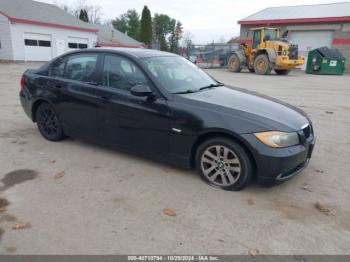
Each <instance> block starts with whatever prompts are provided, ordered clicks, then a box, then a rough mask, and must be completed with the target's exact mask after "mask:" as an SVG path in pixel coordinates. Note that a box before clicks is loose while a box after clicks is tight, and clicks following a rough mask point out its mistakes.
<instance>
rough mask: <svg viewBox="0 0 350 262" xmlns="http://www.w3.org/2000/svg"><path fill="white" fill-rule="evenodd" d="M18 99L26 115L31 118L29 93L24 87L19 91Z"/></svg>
mask: <svg viewBox="0 0 350 262" xmlns="http://www.w3.org/2000/svg"><path fill="white" fill-rule="evenodd" d="M19 100H20V101H21V105H22V108H23V110H24V112H25V113H26V115H27V116H28V117H29V118H30V119H31V120H33V115H32V102H31V95H30V94H29V92H28V91H26V89H23V90H21V91H20V92H19Z"/></svg>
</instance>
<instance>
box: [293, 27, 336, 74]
mask: <svg viewBox="0 0 350 262" xmlns="http://www.w3.org/2000/svg"><path fill="white" fill-rule="evenodd" d="M289 40H290V41H292V43H293V44H297V45H298V46H299V53H300V55H303V56H305V58H306V59H307V55H308V53H309V51H310V50H312V49H315V48H318V47H322V46H327V47H331V45H332V41H333V31H295V32H291V33H290V36H289ZM306 62H307V61H305V64H304V66H303V68H302V69H305V67H306Z"/></svg>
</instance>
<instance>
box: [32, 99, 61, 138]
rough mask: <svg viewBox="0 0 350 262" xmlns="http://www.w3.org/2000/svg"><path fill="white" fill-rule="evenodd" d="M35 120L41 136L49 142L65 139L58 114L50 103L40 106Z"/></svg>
mask: <svg viewBox="0 0 350 262" xmlns="http://www.w3.org/2000/svg"><path fill="white" fill-rule="evenodd" d="M35 119H36V122H37V126H38V129H39V131H40V133H41V135H42V136H43V137H44V138H46V139H47V140H50V141H60V140H62V139H64V138H65V135H64V133H63V129H62V126H61V123H60V121H59V119H58V117H57V114H56V112H55V111H54V109H53V108H52V107H51V106H50V105H49V104H48V103H41V104H40V105H39V106H38V108H37V110H36V113H35Z"/></svg>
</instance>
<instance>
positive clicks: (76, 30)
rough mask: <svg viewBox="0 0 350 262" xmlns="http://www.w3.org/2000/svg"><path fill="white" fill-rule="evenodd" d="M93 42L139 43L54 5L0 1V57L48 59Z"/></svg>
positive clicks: (129, 45)
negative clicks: (80, 18)
mask: <svg viewBox="0 0 350 262" xmlns="http://www.w3.org/2000/svg"><path fill="white" fill-rule="evenodd" d="M99 31H101V33H100V34H101V35H99ZM99 42H101V43H99ZM96 45H97V46H116V47H118V46H121V47H123V46H125V47H142V46H143V45H142V43H140V42H138V41H136V40H134V39H132V38H130V37H128V36H127V35H125V34H123V33H121V32H119V31H117V30H114V29H112V28H111V29H110V30H109V29H108V27H106V26H104V27H103V26H96V25H92V24H89V23H85V22H83V21H81V20H79V19H77V18H76V17H74V16H72V15H70V14H68V13H67V12H65V11H64V10H62V9H60V8H59V7H57V6H55V5H51V4H46V3H42V2H36V1H32V0H0V60H10V61H49V60H51V59H52V58H54V57H56V56H59V55H61V54H63V53H65V52H67V51H70V50H75V49H78V48H91V47H95V46H96Z"/></svg>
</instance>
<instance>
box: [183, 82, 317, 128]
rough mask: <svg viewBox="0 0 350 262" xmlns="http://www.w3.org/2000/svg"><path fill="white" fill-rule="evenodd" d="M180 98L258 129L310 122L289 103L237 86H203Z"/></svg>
mask: <svg viewBox="0 0 350 262" xmlns="http://www.w3.org/2000/svg"><path fill="white" fill-rule="evenodd" d="M181 98H182V99H185V100H189V101H187V102H191V103H192V104H193V105H194V106H197V107H201V108H203V109H204V110H210V111H216V112H218V113H221V114H229V115H231V116H233V117H237V116H238V117H240V118H241V119H246V121H249V122H250V123H256V124H257V129H259V128H260V129H261V130H280V131H286V132H289V131H297V130H301V129H302V127H303V126H304V125H305V124H308V123H309V122H310V120H309V119H308V117H307V115H306V114H305V112H304V111H302V110H300V109H298V108H296V107H294V106H292V105H289V104H287V103H284V102H282V101H280V100H277V99H275V98H272V97H268V96H265V95H262V94H258V93H256V92H252V91H248V90H245V89H241V88H237V87H231V86H230V87H228V86H222V87H217V88H212V89H206V90H202V91H200V92H196V93H189V94H183V95H181Z"/></svg>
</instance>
